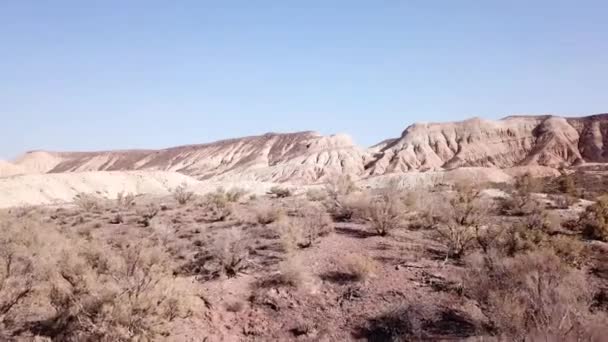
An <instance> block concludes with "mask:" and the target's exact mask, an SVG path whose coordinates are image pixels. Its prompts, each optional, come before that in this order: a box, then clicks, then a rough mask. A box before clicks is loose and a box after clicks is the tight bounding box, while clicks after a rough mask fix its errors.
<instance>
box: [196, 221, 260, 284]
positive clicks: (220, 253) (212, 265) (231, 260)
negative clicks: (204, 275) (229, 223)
mask: <svg viewBox="0 0 608 342" xmlns="http://www.w3.org/2000/svg"><path fill="white" fill-rule="evenodd" d="M209 253H210V255H209V256H210V259H208V260H207V265H203V266H204V268H205V269H206V271H207V272H209V273H210V274H211V275H212V276H213V277H217V276H220V275H222V274H223V275H226V276H227V277H235V276H236V275H238V274H239V273H241V272H242V271H243V270H244V269H246V268H247V267H248V266H249V265H248V258H249V247H248V241H247V240H246V239H244V238H243V236H242V235H241V233H240V231H238V230H236V229H231V230H227V231H224V232H222V233H220V234H218V236H217V237H216V238H215V239H214V240H213V244H212V245H211V247H210V250H209Z"/></svg>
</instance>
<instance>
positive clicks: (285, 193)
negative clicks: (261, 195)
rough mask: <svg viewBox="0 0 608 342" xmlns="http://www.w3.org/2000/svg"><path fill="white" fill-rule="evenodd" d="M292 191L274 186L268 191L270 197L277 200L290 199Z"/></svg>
mask: <svg viewBox="0 0 608 342" xmlns="http://www.w3.org/2000/svg"><path fill="white" fill-rule="evenodd" d="M292 194H293V193H292V191H291V190H290V189H288V188H283V187H280V186H273V187H272V188H270V190H268V195H270V196H273V197H276V198H285V197H290V196H291V195H292Z"/></svg>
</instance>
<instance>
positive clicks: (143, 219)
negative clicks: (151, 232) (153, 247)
mask: <svg viewBox="0 0 608 342" xmlns="http://www.w3.org/2000/svg"><path fill="white" fill-rule="evenodd" d="M136 213H137V216H139V218H138V219H137V224H139V225H141V226H143V227H149V226H150V221H151V220H152V219H153V218H154V217H155V216H156V215H157V214H158V207H157V206H156V205H154V204H148V205H146V206H145V207H143V208H137V209H136Z"/></svg>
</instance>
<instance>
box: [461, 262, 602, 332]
mask: <svg viewBox="0 0 608 342" xmlns="http://www.w3.org/2000/svg"><path fill="white" fill-rule="evenodd" d="M468 265H469V269H468V273H467V276H466V278H465V292H466V293H467V295H468V296H470V297H471V298H474V299H476V300H477V301H478V302H479V303H480V304H481V305H482V308H484V311H485V314H486V316H487V317H488V319H489V321H490V323H491V325H492V328H493V329H494V330H495V331H496V334H497V335H499V336H500V337H501V338H507V339H509V340H520V341H524V340H528V339H530V340H537V338H542V340H553V339H554V338H558V337H559V338H561V339H562V340H564V339H565V340H570V339H572V340H577V338H579V339H580V338H582V339H583V340H594V339H593V337H594V336H593V334H594V333H596V331H594V329H595V328H596V327H595V324H590V322H596V321H597V320H598V319H601V321H603V322H606V321H605V317H599V316H598V315H596V314H593V313H592V312H591V311H590V306H591V300H592V294H591V293H590V292H589V291H588V288H589V287H588V286H587V281H586V278H585V275H584V272H582V271H578V270H575V269H572V268H570V267H569V266H567V265H565V264H564V263H562V262H561V260H560V259H559V258H558V257H557V256H556V255H555V254H554V253H553V252H552V251H550V250H539V251H536V252H532V253H526V254H520V255H517V256H515V257H512V258H499V257H495V256H492V255H487V254H484V255H482V254H477V255H472V256H470V257H469V258H468ZM601 316H603V315H601Z"/></svg>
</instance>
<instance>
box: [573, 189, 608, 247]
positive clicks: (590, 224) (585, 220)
mask: <svg viewBox="0 0 608 342" xmlns="http://www.w3.org/2000/svg"><path fill="white" fill-rule="evenodd" d="M580 224H581V226H582V229H583V234H584V235H585V236H586V237H587V238H589V239H594V240H601V241H608V195H604V196H601V197H600V198H598V199H597V201H596V202H595V203H594V204H592V205H590V206H588V207H587V209H586V210H585V212H583V213H582V214H581V217H580Z"/></svg>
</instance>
